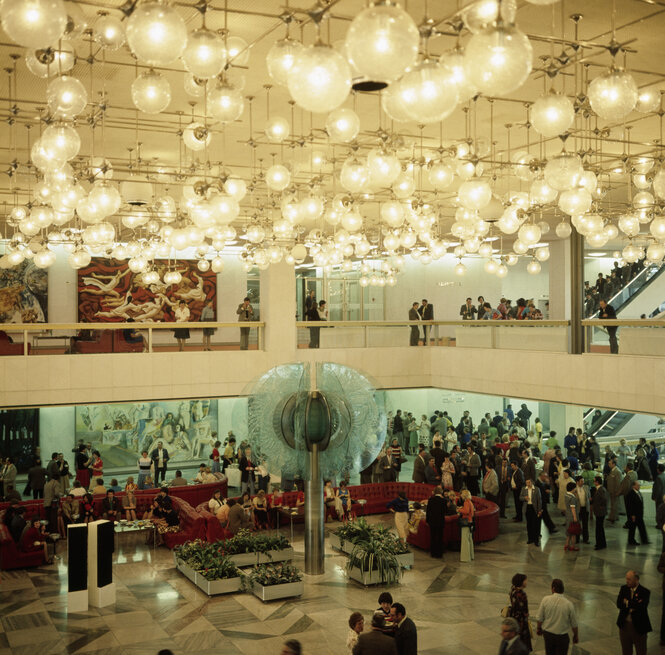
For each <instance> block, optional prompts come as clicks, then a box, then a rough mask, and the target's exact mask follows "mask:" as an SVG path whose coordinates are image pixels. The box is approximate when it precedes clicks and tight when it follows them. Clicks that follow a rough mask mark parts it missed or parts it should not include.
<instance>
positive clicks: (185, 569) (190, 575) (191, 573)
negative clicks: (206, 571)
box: [176, 560, 198, 584]
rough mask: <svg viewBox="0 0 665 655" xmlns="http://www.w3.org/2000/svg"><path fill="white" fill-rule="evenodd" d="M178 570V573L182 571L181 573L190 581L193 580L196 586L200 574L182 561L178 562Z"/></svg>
mask: <svg viewBox="0 0 665 655" xmlns="http://www.w3.org/2000/svg"><path fill="white" fill-rule="evenodd" d="M176 569H178V571H180V573H182V574H183V575H184V576H185V577H186V578H187V579H188V580H191V581H192V582H193V583H194V584H196V579H197V577H198V573H197V572H196V571H195V570H194V569H193V568H192V567H191V566H189V564H186V563H185V562H183V561H182V560H178V562H177V564H176Z"/></svg>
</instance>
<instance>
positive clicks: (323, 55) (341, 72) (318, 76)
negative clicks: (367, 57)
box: [288, 43, 351, 113]
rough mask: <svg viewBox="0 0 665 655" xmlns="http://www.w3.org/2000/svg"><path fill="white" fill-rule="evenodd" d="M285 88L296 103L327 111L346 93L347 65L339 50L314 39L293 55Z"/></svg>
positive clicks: (304, 107)
mask: <svg viewBox="0 0 665 655" xmlns="http://www.w3.org/2000/svg"><path fill="white" fill-rule="evenodd" d="M288 88H289V93H290V94H291V97H292V98H293V100H294V101H295V102H296V104H297V105H298V106H299V107H302V108H303V109H306V110H307V111H311V112H314V113H325V112H331V111H332V110H333V109H336V108H337V107H339V106H340V105H341V104H342V103H343V102H344V101H345V100H346V98H347V96H348V95H349V91H350V90H351V69H350V68H349V65H348V63H347V62H346V59H344V57H343V56H342V55H341V54H340V53H339V52H337V51H336V50H334V49H333V48H331V47H330V46H327V45H324V44H323V43H316V44H314V45H311V46H309V47H307V48H304V49H303V50H302V51H301V52H300V53H298V54H297V55H296V58H295V60H294V62H293V66H292V67H291V69H290V71H289V76H288Z"/></svg>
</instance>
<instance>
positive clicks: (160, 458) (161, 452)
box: [150, 441, 169, 486]
mask: <svg viewBox="0 0 665 655" xmlns="http://www.w3.org/2000/svg"><path fill="white" fill-rule="evenodd" d="M150 459H151V460H152V464H153V466H154V467H155V486H159V483H160V479H159V476H160V475H161V476H162V478H161V482H164V480H166V468H167V463H168V461H169V451H168V450H166V448H164V447H163V444H162V442H161V441H158V442H157V448H155V449H154V450H153V451H152V452H151V453H150Z"/></svg>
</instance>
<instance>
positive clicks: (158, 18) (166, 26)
mask: <svg viewBox="0 0 665 655" xmlns="http://www.w3.org/2000/svg"><path fill="white" fill-rule="evenodd" d="M126 35H127V43H128V44H129V47H130V49H131V51H132V52H133V53H134V55H135V56H136V58H137V59H138V60H139V61H141V62H145V63H147V64H149V65H150V66H167V65H168V64H170V63H172V62H173V61H175V60H176V59H178V57H180V55H181V54H182V52H183V50H184V49H185V46H186V45H187V28H186V27H185V21H184V20H183V18H182V16H180V14H179V13H178V12H177V11H176V10H175V9H174V8H173V7H171V6H170V5H168V4H167V3H165V2H160V1H159V0H155V1H149V2H141V3H139V4H138V5H137V6H136V8H135V9H134V11H133V12H132V14H131V16H130V17H129V19H128V20H127V28H126Z"/></svg>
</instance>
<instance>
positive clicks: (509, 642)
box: [499, 616, 529, 655]
mask: <svg viewBox="0 0 665 655" xmlns="http://www.w3.org/2000/svg"><path fill="white" fill-rule="evenodd" d="M519 630H520V626H519V623H517V621H516V620H515V619H513V618H511V617H510V616H508V617H506V618H505V619H504V620H503V621H501V646H500V648H499V655H529V649H528V648H527V647H526V646H525V645H524V642H523V641H522V640H521V639H520V637H519Z"/></svg>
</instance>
